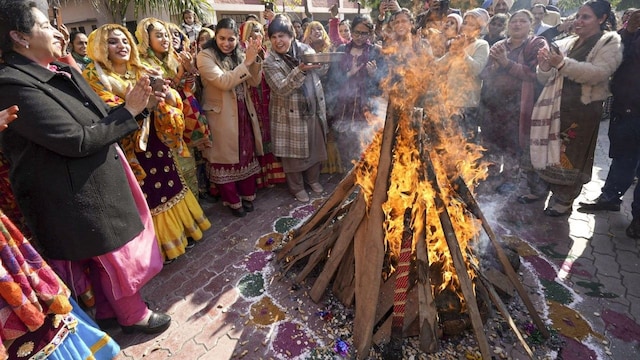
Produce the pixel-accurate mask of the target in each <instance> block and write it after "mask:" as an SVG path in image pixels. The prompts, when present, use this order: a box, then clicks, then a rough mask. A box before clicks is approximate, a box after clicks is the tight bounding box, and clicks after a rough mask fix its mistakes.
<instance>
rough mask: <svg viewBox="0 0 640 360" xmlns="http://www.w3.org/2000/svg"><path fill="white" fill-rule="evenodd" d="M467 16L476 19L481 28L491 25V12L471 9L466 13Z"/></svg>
mask: <svg viewBox="0 0 640 360" xmlns="http://www.w3.org/2000/svg"><path fill="white" fill-rule="evenodd" d="M467 15H470V16H473V17H475V18H476V20H478V23H479V24H480V27H481V28H484V27H485V26H487V24H488V23H489V12H488V11H487V10H485V9H483V8H475V9H471V10H469V11H467V12H465V13H464V16H467Z"/></svg>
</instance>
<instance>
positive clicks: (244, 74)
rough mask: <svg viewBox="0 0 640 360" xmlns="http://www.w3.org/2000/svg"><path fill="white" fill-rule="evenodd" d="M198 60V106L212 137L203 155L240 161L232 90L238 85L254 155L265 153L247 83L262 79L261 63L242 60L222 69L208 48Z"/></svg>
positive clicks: (213, 159) (224, 161)
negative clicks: (242, 96)
mask: <svg viewBox="0 0 640 360" xmlns="http://www.w3.org/2000/svg"><path fill="white" fill-rule="evenodd" d="M197 62H198V70H199V71H200V79H201V80H202V89H203V93H202V104H201V106H202V109H203V110H204V113H205V115H206V117H207V121H208V123H209V129H211V134H212V136H213V146H212V147H210V148H206V149H205V150H204V151H203V153H202V155H203V156H204V158H205V159H207V160H208V161H209V162H212V163H217V164H237V163H239V162H240V145H239V141H238V136H239V135H238V105H237V104H238V100H237V96H236V91H235V88H236V86H238V85H240V84H242V87H243V89H244V98H245V103H246V104H247V110H248V111H249V115H250V116H251V126H252V128H253V136H254V138H255V146H256V155H264V150H263V147H262V135H261V133H260V123H259V122H258V115H257V113H256V110H255V107H254V105H253V102H252V101H251V95H250V92H249V86H254V87H255V86H258V85H259V84H260V81H261V80H262V64H261V63H258V62H254V63H253V64H252V65H251V66H250V67H247V66H246V65H245V64H244V63H241V64H240V65H238V66H237V67H236V68H235V69H233V70H223V68H222V66H221V64H220V63H219V62H218V59H217V57H216V56H215V54H214V50H213V49H211V48H209V49H206V50H203V51H201V52H200V53H199V54H198V58H197Z"/></svg>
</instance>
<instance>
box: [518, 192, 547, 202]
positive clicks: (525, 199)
mask: <svg viewBox="0 0 640 360" xmlns="http://www.w3.org/2000/svg"><path fill="white" fill-rule="evenodd" d="M540 200H542V197H540V196H537V195H533V194H526V195H520V196H518V202H519V203H520V204H531V203H534V202H536V201H540Z"/></svg>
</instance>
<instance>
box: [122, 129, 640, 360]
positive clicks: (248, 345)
mask: <svg viewBox="0 0 640 360" xmlns="http://www.w3.org/2000/svg"><path fill="white" fill-rule="evenodd" d="M607 126H608V123H607V122H603V123H602V127H601V130H600V136H599V143H598V148H597V150H596V161H595V167H594V173H593V180H592V181H591V182H590V183H589V184H587V185H586V186H585V187H584V190H583V193H582V194H581V196H580V198H579V201H580V200H585V199H589V200H590V199H594V198H595V197H597V196H598V195H599V192H600V187H601V186H602V184H603V183H604V179H605V177H606V174H607V171H608V165H609V159H608V158H607V156H606V155H607V150H608V139H607V137H606V131H607ZM322 179H323V180H324V183H325V189H326V191H325V193H323V194H322V195H315V196H314V195H312V202H311V203H310V204H307V205H304V204H302V203H299V202H297V201H296V200H295V199H294V198H293V197H292V196H291V195H289V194H288V192H287V190H286V187H285V186H277V187H275V188H271V189H263V190H260V191H259V192H258V198H257V200H256V202H255V207H256V209H255V211H254V212H252V213H249V214H248V215H247V216H246V217H244V218H235V217H233V216H232V215H231V213H230V212H229V210H228V209H226V208H223V207H222V205H221V204H220V203H216V204H213V205H210V206H207V207H205V212H206V214H207V215H208V216H209V219H210V220H211V222H212V225H213V226H212V230H209V231H208V232H207V233H206V235H205V239H204V240H202V241H200V242H199V243H198V244H197V245H196V246H195V247H194V248H193V249H192V250H190V251H188V252H187V253H186V254H185V255H184V256H182V257H180V258H179V259H177V260H176V261H175V262H174V263H172V264H170V265H167V266H165V268H164V269H163V271H162V272H161V273H160V274H159V275H158V276H157V277H156V278H155V279H153V280H152V281H151V283H150V284H148V285H147V286H146V287H145V288H144V290H143V295H144V296H145V298H146V300H147V301H148V302H149V303H150V305H151V306H152V308H155V309H159V310H161V311H165V312H168V313H169V314H171V316H172V317H173V322H172V324H171V327H170V328H169V330H167V331H166V332H165V333H163V334H160V335H158V336H155V337H153V336H148V335H142V334H138V335H124V334H123V333H121V332H120V331H119V330H116V331H113V332H112V333H111V334H112V336H113V337H114V338H115V339H116V340H117V341H118V343H119V344H120V345H121V347H122V352H121V354H120V355H119V356H118V359H120V360H125V359H127V360H129V359H168V358H173V359H189V360H190V359H206V360H216V359H232V358H234V359H237V358H244V359H290V358H313V359H332V358H334V357H336V356H337V357H338V358H340V357H339V355H337V354H338V353H340V350H341V349H343V350H344V347H342V348H341V346H346V347H347V348H349V347H350V344H349V343H348V340H347V341H345V343H344V344H343V343H342V342H341V341H342V340H341V339H339V338H337V337H336V335H335V334H341V332H344V338H345V339H348V334H347V333H348V331H350V329H338V330H337V331H336V329H330V328H331V327H332V326H334V325H335V324H340V323H349V319H350V318H351V316H352V314H351V313H350V311H349V310H346V311H344V312H339V313H338V312H337V311H336V310H335V309H331V308H328V307H330V306H331V305H330V304H331V302H330V301H329V300H327V301H323V303H320V304H315V303H313V302H312V301H311V300H310V299H309V297H308V296H307V295H306V293H305V292H306V290H307V288H306V285H305V284H302V285H301V286H298V285H295V284H294V283H293V281H292V275H291V274H287V275H283V274H282V273H281V271H280V267H279V266H278V265H277V264H274V261H273V260H272V258H273V253H272V252H271V251H270V250H271V249H273V248H274V247H276V246H278V243H279V241H280V239H281V234H282V233H284V232H286V230H288V229H290V228H292V227H294V226H295V225H296V224H299V223H300V222H301V221H302V220H303V219H304V218H305V217H307V216H308V215H310V214H311V212H312V211H313V209H314V207H313V204H314V199H315V204H316V205H317V204H318V202H319V200H318V199H319V198H320V197H321V196H326V195H328V193H329V192H330V191H331V190H332V189H333V188H334V187H335V185H336V184H337V183H338V182H339V181H340V177H339V176H337V175H333V176H327V175H323V178H322ZM631 192H632V189H631V190H630V191H629V193H628V194H627V195H625V198H624V202H623V206H622V209H621V211H620V212H602V213H599V214H595V215H592V214H582V213H579V212H577V211H575V209H576V208H577V202H576V207H574V211H573V213H572V214H571V216H570V217H569V218H568V219H567V218H566V217H565V218H549V217H546V216H544V215H543V213H542V210H543V207H542V204H541V203H538V204H529V205H522V204H518V203H516V202H515V201H513V200H514V198H515V196H516V195H517V194H515V193H513V194H511V195H509V196H498V195H495V196H493V195H492V196H480V197H479V198H478V201H479V203H480V206H481V207H482V208H483V210H485V216H487V217H488V218H490V219H491V223H492V227H493V228H494V231H496V233H498V234H499V235H501V236H503V237H504V238H505V239H510V240H509V241H510V242H511V243H512V245H513V246H514V247H515V248H517V249H518V252H519V254H520V256H521V257H522V259H523V264H524V265H525V266H524V268H523V269H521V270H520V272H521V273H523V282H524V284H525V286H526V287H527V288H528V289H529V290H530V291H531V293H532V294H539V296H540V297H541V298H542V299H543V300H540V301H538V305H539V306H540V311H541V313H542V314H543V317H544V318H545V319H546V320H547V321H548V322H549V324H550V327H551V328H552V329H559V330H558V332H557V334H558V335H557V336H558V337H559V338H560V339H561V340H562V342H563V345H562V348H561V349H560V350H559V351H558V353H557V356H558V358H563V359H566V360H572V359H576V360H577V359H634V358H640V350H639V348H638V344H639V341H640V325H639V323H640V250H639V246H638V245H639V241H638V240H634V239H629V238H627V237H626V235H625V228H626V227H627V225H628V224H629V222H630V221H631V215H630V203H631V197H632V195H631ZM332 311H333V312H332ZM330 317H333V318H335V319H331V318H330ZM327 333H328V334H327ZM420 358H425V359H426V358H428V357H427V356H426V355H424V354H423V355H422V356H420ZM431 358H438V357H431ZM442 358H444V357H442ZM509 358H512V359H519V358H522V353H521V351H518V350H517V349H513V350H512V351H511V352H510V353H509Z"/></svg>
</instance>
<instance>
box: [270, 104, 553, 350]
mask: <svg viewBox="0 0 640 360" xmlns="http://www.w3.org/2000/svg"><path fill="white" fill-rule="evenodd" d="M416 114H418V115H416ZM412 118H413V122H417V124H418V125H417V126H415V125H414V126H412V125H411V123H412ZM431 125H433V124H428V123H427V124H425V122H424V119H423V114H422V112H417V113H415V112H413V110H412V111H411V113H410V112H409V111H407V109H406V107H405V108H400V107H397V106H393V99H392V105H390V106H389V107H388V108H387V116H386V122H385V126H384V128H383V130H382V132H381V134H380V135H379V138H377V139H376V140H375V141H374V142H373V143H372V144H371V145H370V146H369V148H368V149H367V150H366V151H365V156H370V158H366V157H365V158H363V159H362V160H361V161H360V163H359V164H358V165H357V166H356V168H355V170H353V171H351V172H350V173H349V174H348V175H347V176H346V177H345V179H344V180H343V181H342V182H341V183H340V184H339V185H338V187H337V188H336V191H335V192H334V193H333V194H331V195H330V196H329V198H328V199H327V200H326V201H325V202H324V203H323V204H322V205H321V206H320V208H319V209H318V210H316V212H315V213H314V214H313V215H312V216H311V217H310V218H309V219H308V220H307V221H306V222H305V223H304V224H303V225H301V226H300V227H299V228H298V229H297V230H295V231H294V232H293V233H292V235H291V238H290V241H289V242H288V243H287V244H286V245H285V246H284V247H283V249H282V250H281V252H280V253H279V254H278V257H277V258H278V259H279V260H281V261H284V262H285V264H284V267H285V269H286V270H288V269H290V268H291V267H292V266H293V264H297V263H300V262H301V261H303V260H306V261H307V262H306V264H304V267H303V269H302V270H301V271H300V272H299V274H298V276H297V277H296V281H298V282H301V281H304V280H305V279H306V278H307V277H308V275H309V274H310V273H311V270H312V269H313V268H315V267H317V266H322V270H321V271H320V273H319V276H318V277H317V278H316V279H315V282H314V283H313V285H312V288H311V291H310V295H311V298H312V299H313V300H314V301H316V302H318V301H320V300H321V298H322V296H323V294H324V292H325V290H326V289H327V287H328V286H329V284H330V283H331V281H332V280H333V286H332V290H333V292H334V294H335V295H336V297H337V298H338V299H340V301H341V302H343V303H344V304H345V305H346V306H350V305H352V304H353V303H354V300H355V318H354V330H353V338H354V348H355V349H356V356H357V357H358V358H366V357H367V355H368V353H369V349H370V347H371V344H372V341H374V340H375V341H376V342H380V341H391V346H390V348H391V349H393V348H396V351H392V353H393V354H395V355H396V356H397V355H399V354H401V351H397V350H398V349H397V347H398V346H401V343H402V342H401V341H402V338H403V337H406V336H409V335H416V334H417V335H418V336H419V337H420V348H421V349H422V350H423V351H425V352H436V351H437V350H438V337H439V336H440V335H441V333H442V332H443V331H446V330H448V329H449V328H456V327H458V328H459V329H460V330H461V329H463V328H464V327H466V326H468V325H471V327H472V329H473V332H474V334H475V336H476V339H477V340H478V346H479V350H480V353H481V354H482V357H483V358H486V359H489V358H491V351H490V348H489V343H488V341H487V338H486V336H485V332H484V329H483V317H482V315H481V311H480V309H479V306H478V302H477V301H476V294H475V293H474V285H475V286H477V288H478V289H483V288H484V287H486V288H487V290H486V291H485V292H488V294H489V295H488V296H487V297H488V298H489V297H490V298H491V299H493V302H494V303H495V304H496V306H497V307H498V308H499V310H500V311H501V312H503V310H504V309H505V307H504V304H502V303H501V302H500V301H499V298H496V297H495V296H494V295H495V290H494V289H493V288H492V286H491V284H489V283H488V282H486V283H485V282H477V283H476V284H474V283H473V282H472V280H471V277H470V273H474V271H475V266H474V263H473V260H472V259H470V257H472V255H471V254H470V253H471V251H470V250H469V249H468V247H467V243H468V242H469V241H470V240H471V239H472V238H473V237H474V236H475V235H474V234H477V233H478V231H479V229H478V230H476V229H475V225H474V224H476V223H477V220H475V218H473V216H472V215H471V214H470V213H469V212H472V213H473V214H474V215H475V216H476V217H478V218H479V219H481V222H482V225H483V227H484V228H485V231H487V232H488V233H489V237H490V238H491V239H492V242H493V241H494V240H495V239H494V237H495V235H494V234H493V233H492V232H490V229H489V227H488V223H487V222H486V219H484V216H483V215H482V213H481V212H480V211H479V207H478V206H477V203H476V202H475V200H474V199H473V195H472V194H471V192H470V191H469V189H468V188H467V187H466V184H465V183H464V180H463V179H462V178H461V177H460V174H453V175H452V174H449V173H448V170H450V169H452V168H455V167H456V166H458V164H460V163H464V162H465V161H466V160H465V161H459V160H457V159H455V156H453V155H452V154H447V153H446V152H445V151H442V150H440V149H438V148H436V146H434V144H429V145H430V146H426V145H425V144H427V143H428V141H427V140H426V139H425V136H424V129H425V128H428V129H433V128H437V129H438V131H446V129H447V127H446V126H431ZM448 135H449V134H434V139H435V138H438V139H446V138H447V137H448ZM436 145H437V144H436ZM404 152H408V154H407V153H404ZM447 162H450V163H455V164H456V165H455V166H453V165H451V164H448V163H447ZM466 162H467V163H471V162H472V161H466ZM403 166H404V167H403ZM365 173H366V176H367V178H366V179H363V178H362V177H363V174H365ZM398 176H401V177H402V176H404V177H406V178H405V179H400V180H401V182H402V184H398V183H396V181H398V179H397V177H398ZM458 178H459V179H460V180H457V181H455V182H451V181H450V179H458ZM461 184H463V185H464V186H462V185H461ZM454 185H456V186H457V189H458V190H457V192H456V190H455V188H454ZM458 193H460V194H458ZM460 196H462V198H463V199H464V201H462V202H461V201H460ZM500 250H501V249H497V251H498V255H499V258H500V260H501V261H503V259H502V257H503V256H501V255H500ZM414 251H415V253H414ZM414 254H415V256H414ZM503 255H504V254H503ZM505 258H506V257H505ZM503 265H504V263H503ZM504 268H505V269H511V272H512V274H509V270H506V271H507V275H508V277H509V279H511V281H512V282H514V286H515V287H516V288H517V289H518V292H521V290H520V289H522V292H521V293H520V294H521V296H522V297H523V300H524V301H525V303H526V304H527V306H528V307H529V304H530V300H529V299H528V298H527V297H526V294H525V293H524V288H523V287H522V285H521V284H520V282H519V280H518V279H517V276H516V275H515V272H514V271H513V268H511V267H510V266H508V264H506V265H505V266H504ZM481 279H483V278H482V277H481ZM396 283H397V284H398V285H396ZM523 294H524V295H523ZM394 297H395V300H396V301H395V303H394ZM449 298H451V299H455V300H456V301H458V302H459V304H458V305H457V306H456V307H458V308H460V309H464V310H466V313H467V315H466V316H468V318H466V319H463V320H461V321H457V322H456V321H449V320H446V319H442V318H440V315H439V310H440V311H441V309H439V302H442V301H445V302H446V301H448V299H449ZM487 301H488V300H487ZM483 305H486V306H488V304H486V303H485V304H483ZM403 306H404V311H403ZM531 306H532V305H531ZM529 311H530V313H531V314H532V317H533V318H534V322H536V325H538V326H539V328H540V330H541V332H542V333H543V334H545V331H546V328H544V326H542V327H540V325H541V323H540V324H539V323H538V321H539V318H538V317H537V313H535V309H533V308H530V309H529ZM503 315H504V316H505V318H507V320H508V321H509V320H510V318H508V314H504V313H503ZM447 321H449V322H447ZM439 324H440V328H439V326H438V325H439ZM457 325H462V326H457ZM510 325H511V326H512V327H513V329H514V331H516V334H517V335H518V337H519V338H520V339H522V337H521V335H520V334H519V332H518V331H517V329H516V328H515V325H513V321H510ZM521 342H522V343H523V346H524V348H525V350H527V352H528V353H529V354H530V349H528V347H527V346H526V343H524V340H521Z"/></svg>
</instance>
